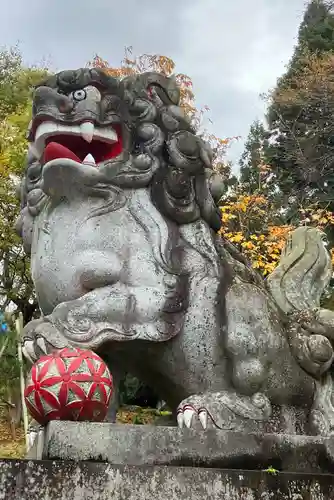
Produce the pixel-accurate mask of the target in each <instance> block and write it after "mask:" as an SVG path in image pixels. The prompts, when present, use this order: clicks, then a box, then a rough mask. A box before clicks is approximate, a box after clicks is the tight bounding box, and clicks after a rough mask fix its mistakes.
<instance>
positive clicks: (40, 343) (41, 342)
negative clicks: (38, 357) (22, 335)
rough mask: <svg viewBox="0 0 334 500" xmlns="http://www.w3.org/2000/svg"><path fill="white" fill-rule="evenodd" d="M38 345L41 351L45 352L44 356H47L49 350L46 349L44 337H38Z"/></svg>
mask: <svg viewBox="0 0 334 500" xmlns="http://www.w3.org/2000/svg"><path fill="white" fill-rule="evenodd" d="M37 345H38V347H39V348H40V349H41V351H42V352H44V354H47V348H46V344H45V340H44V339H43V337H38V339H37Z"/></svg>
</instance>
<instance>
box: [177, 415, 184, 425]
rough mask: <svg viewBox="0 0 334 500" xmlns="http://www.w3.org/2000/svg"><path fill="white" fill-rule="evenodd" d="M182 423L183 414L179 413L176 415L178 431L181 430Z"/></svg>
mask: <svg viewBox="0 0 334 500" xmlns="http://www.w3.org/2000/svg"><path fill="white" fill-rule="evenodd" d="M183 423H184V418H183V412H182V411H180V412H179V413H178V414H177V425H178V426H179V428H180V429H182V427H183Z"/></svg>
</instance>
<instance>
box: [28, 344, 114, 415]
mask: <svg viewBox="0 0 334 500" xmlns="http://www.w3.org/2000/svg"><path fill="white" fill-rule="evenodd" d="M112 392H113V381H112V376H111V374H110V372H109V370H108V367H107V365H106V364H105V363H104V361H103V360H102V359H101V358H100V356H98V355H97V354H95V353H94V352H92V351H88V350H82V349H77V348H65V349H61V350H58V351H54V352H53V353H52V354H48V355H46V356H42V357H41V358H40V359H39V360H38V361H36V363H35V364H34V365H33V367H32V369H31V372H30V374H29V377H28V381H27V385H26V389H25V392H24V397H25V402H26V405H27V408H28V411H29V412H30V414H31V416H32V417H33V418H34V419H35V420H36V421H37V422H38V423H40V424H42V425H43V424H46V423H47V422H49V421H50V420H81V421H83V420H86V421H91V422H101V421H102V420H104V419H105V417H106V415H107V411H108V406H109V403H110V398H111V396H112Z"/></svg>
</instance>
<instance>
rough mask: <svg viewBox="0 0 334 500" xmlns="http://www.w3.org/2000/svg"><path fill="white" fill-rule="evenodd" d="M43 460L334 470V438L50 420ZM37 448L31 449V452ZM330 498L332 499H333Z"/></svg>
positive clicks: (222, 467)
mask: <svg viewBox="0 0 334 500" xmlns="http://www.w3.org/2000/svg"><path fill="white" fill-rule="evenodd" d="M43 439H44V446H43V453H42V456H37V455H36V454H35V455H34V453H33V450H32V451H31V453H30V457H31V458H44V459H51V460H59V459H60V460H74V461H84V460H90V461H101V462H108V463H110V464H114V465H115V464H122V465H123V464H126V465H132V466H152V465H170V466H178V467H204V468H218V469H255V470H264V469H267V468H268V467H270V466H272V467H274V468H275V469H277V470H280V471H284V472H288V471H289V472H308V473H320V472H321V473H332V472H334V438H323V437H310V436H292V435H284V434H242V433H235V432H226V431H219V430H209V431H195V430H191V429H178V428H177V427H155V426H149V425H116V424H108V423H90V422H89V423H88V422H87V423H86V422H61V421H54V422H51V423H50V424H49V425H48V426H47V428H46V430H45V432H44V436H43ZM36 449H38V446H37V445H36V446H35V450H36ZM333 498H334V497H333Z"/></svg>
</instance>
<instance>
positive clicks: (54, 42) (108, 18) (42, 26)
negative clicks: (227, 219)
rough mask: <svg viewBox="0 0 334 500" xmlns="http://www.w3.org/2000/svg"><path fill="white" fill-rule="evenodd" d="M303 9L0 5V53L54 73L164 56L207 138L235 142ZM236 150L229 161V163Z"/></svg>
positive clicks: (83, 1) (134, 1)
mask: <svg viewBox="0 0 334 500" xmlns="http://www.w3.org/2000/svg"><path fill="white" fill-rule="evenodd" d="M304 8H305V0H233V1H231V0H179V1H177V0H168V2H165V1H162V0H141V1H139V0H123V1H115V0H93V1H90V0H80V1H79V0H31V1H30V2H27V1H26V0H2V2H1V16H2V23H1V38H0V45H7V46H8V45H14V44H16V43H17V42H19V45H20V48H21V50H22V52H23V56H24V58H25V61H26V62H28V63H39V62H40V61H41V60H43V59H44V60H47V61H48V62H49V64H50V65H51V67H52V68H53V69H56V70H61V69H69V68H76V67H80V66H82V65H85V64H86V62H87V60H89V59H91V58H92V56H93V55H94V54H95V53H98V54H99V55H100V56H101V57H103V58H104V59H107V60H108V61H110V62H111V63H112V64H113V65H117V64H119V63H120V61H121V60H122V57H123V54H124V47H125V46H129V45H131V46H133V48H134V52H135V54H137V55H138V54H142V53H152V54H153V53H159V54H163V55H166V56H169V57H171V58H172V59H173V60H174V61H175V63H176V70H177V71H178V72H182V73H186V74H188V75H189V76H191V77H192V79H193V83H194V90H195V94H196V97H197V105H198V106H199V107H201V106H203V105H208V106H209V108H210V112H209V116H210V119H211V120H212V121H213V124H212V125H211V124H209V127H210V129H211V131H212V132H214V133H215V134H216V135H218V136H220V137H226V136H227V137H231V136H239V135H240V136H242V139H245V137H246V136H247V133H248V129H249V126H250V124H251V123H252V121H253V120H254V119H255V118H260V119H261V118H262V117H263V111H264V105H263V102H262V101H261V99H260V98H259V94H260V93H261V92H265V91H267V90H268V89H269V88H270V87H271V86H273V85H274V84H275V81H276V78H277V77H279V76H280V74H281V73H282V72H283V71H284V66H285V65H286V64H287V62H288V60H289V58H290V56H291V54H292V50H293V46H294V44H295V41H296V35H297V30H298V26H299V23H300V21H301V18H302V14H303V10H304ZM241 151H242V142H240V143H239V144H236V145H235V146H233V147H232V148H231V150H230V152H229V156H230V158H231V159H233V160H234V161H236V159H237V157H238V155H239V154H240V152H241Z"/></svg>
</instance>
